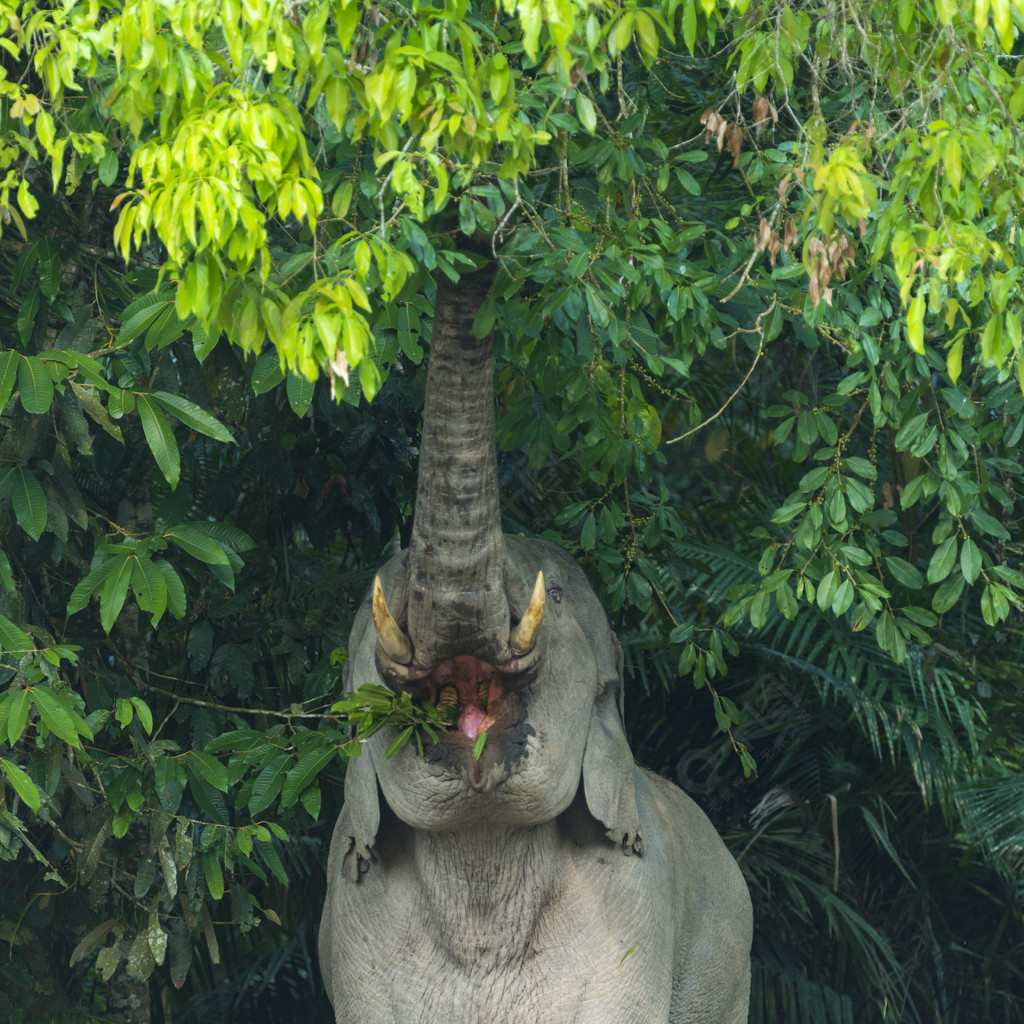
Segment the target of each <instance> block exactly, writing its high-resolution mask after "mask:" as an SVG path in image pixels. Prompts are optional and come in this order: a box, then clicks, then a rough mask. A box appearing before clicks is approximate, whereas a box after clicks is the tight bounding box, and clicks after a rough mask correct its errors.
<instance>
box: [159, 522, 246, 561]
mask: <svg viewBox="0 0 1024 1024" xmlns="http://www.w3.org/2000/svg"><path fill="white" fill-rule="evenodd" d="M164 537H165V538H166V539H167V540H169V541H170V542H171V543H172V544H176V545H177V546H178V547H179V548H181V549H182V551H186V552H187V553H188V554H190V555H191V556H192V557H193V558H198V559H199V561H200V562H206V563H207V565H229V564H230V560H229V559H228V556H227V554H226V553H225V551H224V549H223V548H222V547H221V546H220V544H218V543H217V542H216V541H215V540H213V539H211V538H210V537H207V536H206V534H205V533H203V532H201V531H200V530H198V529H197V528H196V527H195V526H193V525H191V524H189V523H179V524H178V525H177V526H174V527H171V529H169V530H168V531H167V532H166V533H164Z"/></svg>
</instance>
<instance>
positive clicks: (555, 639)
mask: <svg viewBox="0 0 1024 1024" xmlns="http://www.w3.org/2000/svg"><path fill="white" fill-rule="evenodd" d="M439 276H440V275H439ZM493 277H494V268H493V263H485V265H484V266H482V267H481V268H480V269H478V270H476V271H474V272H472V273H470V274H468V275H466V276H464V277H463V278H462V279H461V280H460V281H459V282H458V284H457V285H451V284H449V283H448V282H446V281H444V280H442V281H440V282H439V284H438V290H437V291H438V294H437V300H436V304H435V319H434V328H433V335H432V341H431V346H430V356H429V365H428V375H427V393H426V399H425V405H424V421H423V435H422V442H421V447H420V462H419V467H418V479H417V494H416V504H415V507H414V516H413V528H412V537H411V541H410V544H409V547H408V549H407V550H405V551H404V552H401V553H399V554H398V555H396V556H395V557H394V558H392V560H391V561H390V562H388V563H387V564H386V565H385V566H383V567H382V568H381V570H380V572H379V575H378V577H377V578H376V579H375V581H374V585H373V589H372V593H371V594H370V595H368V596H367V598H366V599H365V601H364V602H363V605H362V606H361V608H360V610H359V611H358V613H357V616H356V619H355V623H354V626H353V629H352V633H351V637H350V642H349V648H348V652H349V653H348V660H347V663H346V666H345V676H344V684H345V688H346V689H351V688H352V687H354V686H356V685H358V684H360V683H364V682H374V683H383V684H384V685H386V686H388V687H390V688H391V689H392V690H394V691H396V692H400V691H407V692H409V693H410V694H411V695H412V696H413V697H415V698H417V699H420V700H424V701H427V700H429V701H431V702H433V703H435V704H436V703H438V702H441V703H443V704H447V705H448V706H450V707H452V708H454V709H455V712H454V713H453V717H454V718H455V721H454V725H453V727H452V728H451V730H450V731H448V732H445V733H442V734H441V735H439V736H438V738H437V740H436V742H429V743H427V744H426V745H425V747H424V749H423V751H422V754H421V753H420V752H419V751H418V750H417V748H416V744H414V743H409V744H407V745H406V746H405V747H404V748H403V749H402V750H401V751H400V752H399V753H398V754H397V755H395V756H393V757H391V758H385V750H386V748H387V746H388V744H389V742H390V741H391V739H392V738H393V736H394V730H390V729H388V728H385V729H382V730H381V731H380V732H378V733H376V734H374V735H373V736H372V737H370V738H369V739H367V740H365V741H364V742H363V744H362V747H361V756H359V757H355V758H352V759H351V760H350V761H349V763H348V767H347V772H346V778H345V800H344V805H343V808H342V811H341V814H340V816H339V818H338V822H337V825H336V827H335V830H334V835H333V839H332V842H331V849H330V856H329V862H328V878H327V896H326V901H325V906H324V911H323V918H322V922H321V927H320V940H319V941H320V962H321V967H322V971H323V977H324V981H325V985H326V988H327V993H328V996H329V998H330V1000H331V1003H332V1005H333V1008H334V1012H335V1015H336V1019H337V1021H338V1024H442V1022H453V1024H477V1022H479V1024H484V1022H487V1024H538V1022H544V1024H569V1022H574V1024H612V1022H614V1024H631V1022H632V1024H655V1022H672V1024H742V1022H744V1021H746V1020H747V1010H748V1001H749V987H750V943H751V931H752V910H751V902H750V897H749V893H748V891H747V887H746V884H745V882H744V880H743V876H742V875H741V873H740V870H739V867H738V865H737V863H736V861H735V860H734V859H733V857H732V856H731V855H730V854H729V852H728V850H727V849H726V847H725V845H724V844H723V843H722V840H721V839H720V837H719V836H718V834H717V833H716V832H715V830H714V827H713V826H712V824H711V822H710V821H709V820H708V819H707V817H706V816H705V815H704V814H703V812H702V811H701V810H700V809H699V808H698V807H697V806H696V804H694V803H693V801H692V800H690V799H689V798H688V797H687V796H686V795H685V794H684V793H683V792H682V791H681V790H679V789H677V788H676V787H675V786H674V785H673V784H672V783H670V782H668V781H667V780H665V779H663V778H661V777H660V776H658V775H655V774H652V773H651V772H648V771H646V770H644V769H642V768H639V767H637V766H636V765H635V764H634V762H633V757H632V755H631V753H630V749H629V745H628V742H627V739H626V736H625V732H624V729H623V704H622V701H623V693H622V667H623V658H622V650H621V647H620V646H619V642H618V640H617V638H616V636H615V635H614V633H613V632H612V630H611V627H610V626H609V623H608V620H607V617H606V615H605V612H604V610H603V608H602V606H601V604H600V601H599V600H598V598H597V596H596V595H595V593H594V592H593V590H592V589H591V587H590V585H589V583H588V582H587V579H586V576H585V575H584V573H583V571H582V569H581V568H580V567H579V566H578V565H577V563H576V562H575V561H574V560H573V559H572V558H570V557H569V556H568V555H567V554H565V553H564V552H563V551H562V550H561V549H559V548H558V547H556V546H555V545H553V544H550V543H547V542H545V541H540V540H535V539H527V538H524V537H519V536H511V535H510V536H505V535H503V533H502V529H501V517H500V507H499V496H498V483H497V481H498V477H497V460H496V442H495V421H494V404H495V403H494V386H493V351H492V349H493V346H492V341H491V337H490V335H488V336H486V337H484V338H477V337H475V336H474V333H473V321H474V318H475V315H476V313H477V311H478V309H479V307H480V305H481V303H482V301H483V300H484V298H485V297H486V295H487V293H488V290H489V288H490V286H491V284H492V282H493ZM484 731H486V733H487V736H486V742H485V743H484V746H483V750H482V752H481V753H480V756H479V759H477V758H476V757H475V756H474V754H475V750H474V748H475V747H477V746H478V743H477V740H478V737H479V735H480V734H481V733H482V732H484Z"/></svg>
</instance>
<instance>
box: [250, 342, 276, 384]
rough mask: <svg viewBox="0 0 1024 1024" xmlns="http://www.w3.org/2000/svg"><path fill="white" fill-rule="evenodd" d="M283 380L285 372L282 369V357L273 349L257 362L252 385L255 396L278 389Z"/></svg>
mask: <svg viewBox="0 0 1024 1024" xmlns="http://www.w3.org/2000/svg"><path fill="white" fill-rule="evenodd" d="M283 380H284V371H283V370H282V369H281V357H280V356H279V355H278V354H277V351H276V350H274V349H271V350H270V351H269V352H264V353H263V355H261V356H260V357H259V359H257V360H256V366H255V368H254V369H253V371H252V379H251V381H250V384H251V385H252V390H253V394H255V395H264V394H266V393H267V392H268V391H270V390H272V389H273V388H276V387H277V385H278V384H280V383H281V381H283Z"/></svg>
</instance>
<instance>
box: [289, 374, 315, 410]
mask: <svg viewBox="0 0 1024 1024" xmlns="http://www.w3.org/2000/svg"><path fill="white" fill-rule="evenodd" d="M285 390H286V391H287V394H288V404H289V405H290V406H291V407H292V412H294V413H295V415H296V416H305V415H306V411H307V410H308V409H309V406H310V403H311V402H312V401H313V393H314V392H315V391H316V383H315V382H314V381H309V380H306V378H305V377H299V376H297V375H296V374H294V373H290V374H288V384H287V385H286V388H285Z"/></svg>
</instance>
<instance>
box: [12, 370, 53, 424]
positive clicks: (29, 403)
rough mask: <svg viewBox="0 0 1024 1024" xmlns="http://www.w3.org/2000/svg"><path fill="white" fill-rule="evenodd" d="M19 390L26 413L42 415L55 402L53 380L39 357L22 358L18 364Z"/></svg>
mask: <svg viewBox="0 0 1024 1024" xmlns="http://www.w3.org/2000/svg"><path fill="white" fill-rule="evenodd" d="M18 390H19V391H20V393H21V404H22V407H23V408H24V409H25V412H27V413H31V414H32V415H40V414H42V413H44V412H46V411H47V410H48V409H49V408H50V404H51V403H52V402H53V378H52V377H51V376H50V371H49V370H48V369H47V368H46V364H45V363H44V362H43V361H42V359H40V358H39V357H38V356H22V357H21V361H20V362H19V363H18Z"/></svg>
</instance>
